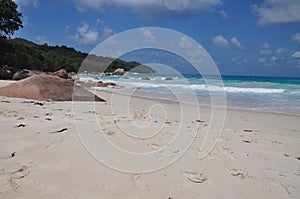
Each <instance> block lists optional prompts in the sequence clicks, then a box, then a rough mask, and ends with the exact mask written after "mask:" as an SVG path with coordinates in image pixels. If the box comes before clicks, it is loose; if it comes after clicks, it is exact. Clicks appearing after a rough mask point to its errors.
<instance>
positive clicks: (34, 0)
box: [14, 0, 40, 8]
mask: <svg viewBox="0 0 300 199" xmlns="http://www.w3.org/2000/svg"><path fill="white" fill-rule="evenodd" d="M14 2H16V4H18V5H19V6H33V7H35V8H38V7H39V6H40V1H39V0H14Z"/></svg>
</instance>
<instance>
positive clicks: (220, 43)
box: [213, 35, 230, 48]
mask: <svg viewBox="0 0 300 199" xmlns="http://www.w3.org/2000/svg"><path fill="white" fill-rule="evenodd" d="M213 44H214V45H215V46H217V47H219V48H228V47H229V46H230V44H229V42H228V40H227V39H226V38H225V37H223V36H222V35H218V36H216V37H215V38H213Z"/></svg>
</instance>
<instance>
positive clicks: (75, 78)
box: [68, 72, 79, 81]
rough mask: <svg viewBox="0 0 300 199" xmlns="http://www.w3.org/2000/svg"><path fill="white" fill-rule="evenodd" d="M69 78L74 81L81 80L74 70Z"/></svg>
mask: <svg viewBox="0 0 300 199" xmlns="http://www.w3.org/2000/svg"><path fill="white" fill-rule="evenodd" d="M68 78H69V79H71V80H72V81H78V80H79V77H78V75H77V73H74V72H70V73H69V74H68Z"/></svg>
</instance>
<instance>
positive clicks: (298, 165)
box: [0, 81, 300, 199]
mask: <svg viewBox="0 0 300 199" xmlns="http://www.w3.org/2000/svg"><path fill="white" fill-rule="evenodd" d="M6 83H7V82H3V81H1V82H0V85H4V84H6ZM99 96H100V97H102V98H104V99H105V100H106V101H107V102H99V103H97V104H95V105H94V104H93V103H90V102H74V103H73V102H40V101H32V100H27V99H17V98H8V97H0V118H1V120H0V122H1V137H0V198H165V199H168V198H173V199H176V198H299V197H300V160H299V158H300V123H299V121H300V120H299V119H300V117H299V116H292V115H284V114H269V113H257V112H245V111H234V110H227V115H226V120H225V124H224V128H223V131H222V133H221V135H220V137H219V139H218V142H217V144H216V145H215V147H214V148H213V150H212V151H210V153H209V154H208V155H207V156H206V157H205V158H203V159H200V158H199V152H201V151H200V146H201V144H202V143H203V140H204V138H205V135H206V132H207V130H208V129H210V128H215V127H216V126H218V124H210V122H209V121H210V118H211V112H210V110H209V109H207V108H205V107H201V110H200V112H201V114H200V116H198V115H195V114H194V111H193V109H195V107H193V106H191V105H182V106H181V107H180V108H181V109H180V108H179V106H178V104H176V103H167V102H164V101H153V100H152V101H151V100H147V99H141V98H131V99H130V102H129V103H128V104H130V106H129V109H128V110H130V111H129V113H130V114H129V115H128V114H126V113H127V112H126V111H121V110H127V109H124V102H126V100H128V98H127V97H126V96H122V95H117V94H115V95H114V96H113V97H112V96H111V94H110V93H109V92H99ZM111 99H113V101H111ZM158 104H159V105H158ZM151 107H152V109H150V108H151ZM161 107H163V109H164V110H166V113H167V116H166V117H163V114H159V113H162V112H161V109H160V108H161ZM112 110H113V111H112ZM148 110H151V111H150V112H148ZM180 110H184V111H185V112H186V115H185V117H184V118H180V114H179V112H180ZM218 112H220V113H222V110H221V109H220V110H217V111H216V115H217V116H218V115H219V114H218ZM220 115H221V114H220ZM150 116H151V117H150ZM151 121H152V122H151ZM131 122H135V124H136V125H137V126H138V128H144V129H145V131H143V130H142V131H139V132H135V129H134V127H133V126H132V125H131ZM149 124H151V125H150V127H151V128H152V127H153V129H154V130H153V129H152V130H150V131H147V128H148V127H149V126H148V127H147V125H149ZM156 125H157V126H156ZM160 126H163V128H162V129H159V127H160ZM124 129H125V131H124ZM157 129H159V130H157ZM178 129H180V133H179V135H178V136H179V137H180V136H181V137H180V138H181V140H184V138H185V137H184V136H186V135H187V137H189V136H193V138H194V140H193V143H192V145H191V146H190V147H189V148H188V150H187V151H186V152H185V153H183V155H182V157H181V158H180V159H179V160H177V161H175V162H174V163H173V164H171V165H169V166H168V167H166V168H162V169H159V170H157V171H153V172H150V173H144V172H143V173H138V172H136V173H126V172H120V171H118V168H116V167H119V169H122V168H123V169H130V168H133V169H138V168H139V167H138V166H139V165H140V166H141V167H143V166H144V167H145V168H146V169H147V168H148V167H149V168H152V163H151V162H149V161H148V160H145V162H138V163H136V164H135V163H134V162H133V163H134V164H132V161H131V160H127V162H126V158H124V159H122V157H118V159H117V160H112V161H115V162H112V163H119V162H120V163H124V162H125V163H126V164H124V165H117V166H116V167H114V168H110V167H108V166H107V165H105V164H107V162H103V163H100V162H99V161H98V160H97V159H96V158H95V156H97V154H93V155H91V154H90V153H89V152H88V150H90V151H92V150H93V149H95V147H96V148H97V147H99V145H94V146H92V145H89V144H87V142H85V143H84V144H83V143H82V141H84V140H85V136H90V138H91V139H92V140H97V139H98V138H99V141H100V142H102V145H101V146H106V143H105V142H104V141H103V139H102V138H103V136H107V137H108V138H109V139H110V140H111V142H113V143H115V144H116V145H118V146H119V147H121V148H125V149H126V150H128V151H134V152H137V153H146V152H149V151H157V150H159V149H161V150H162V152H161V153H160V154H162V155H159V154H158V155H157V156H156V157H157V158H158V160H155V161H154V162H155V163H153V165H154V166H156V165H155V164H156V163H158V164H159V163H164V159H160V158H162V157H164V156H163V154H173V155H174V156H177V154H180V153H182V152H183V151H180V150H169V149H164V148H161V147H163V146H165V145H166V144H167V143H169V142H170V140H172V138H174V136H175V135H176V133H177V130H178ZM78 131H79V133H78ZM156 131H157V132H159V134H157V135H152V134H151V132H156ZM195 131H196V132H198V133H197V134H196V135H194V132H195ZM124 132H125V133H126V132H127V133H132V134H131V135H130V136H131V137H129V136H128V135H126V134H124ZM144 134H145V135H147V136H148V137H147V138H142V137H141V136H143V135H144ZM134 137H135V138H134ZM86 141H89V139H87V140H86ZM92 143H93V142H91V144H92ZM97 144H98V143H97ZM93 147H94V148H93ZM87 149H88V150H87ZM104 150H105V149H104ZM101 152H103V151H100V154H101ZM110 152H111V153H113V151H106V154H104V155H111V154H110ZM171 158H172V157H171ZM158 166H159V165H158Z"/></svg>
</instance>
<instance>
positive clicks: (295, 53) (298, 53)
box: [291, 51, 300, 59]
mask: <svg viewBox="0 0 300 199" xmlns="http://www.w3.org/2000/svg"><path fill="white" fill-rule="evenodd" d="M291 56H292V57H293V58H295V59H300V51H296V52H294V53H293V54H292V55H291Z"/></svg>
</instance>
